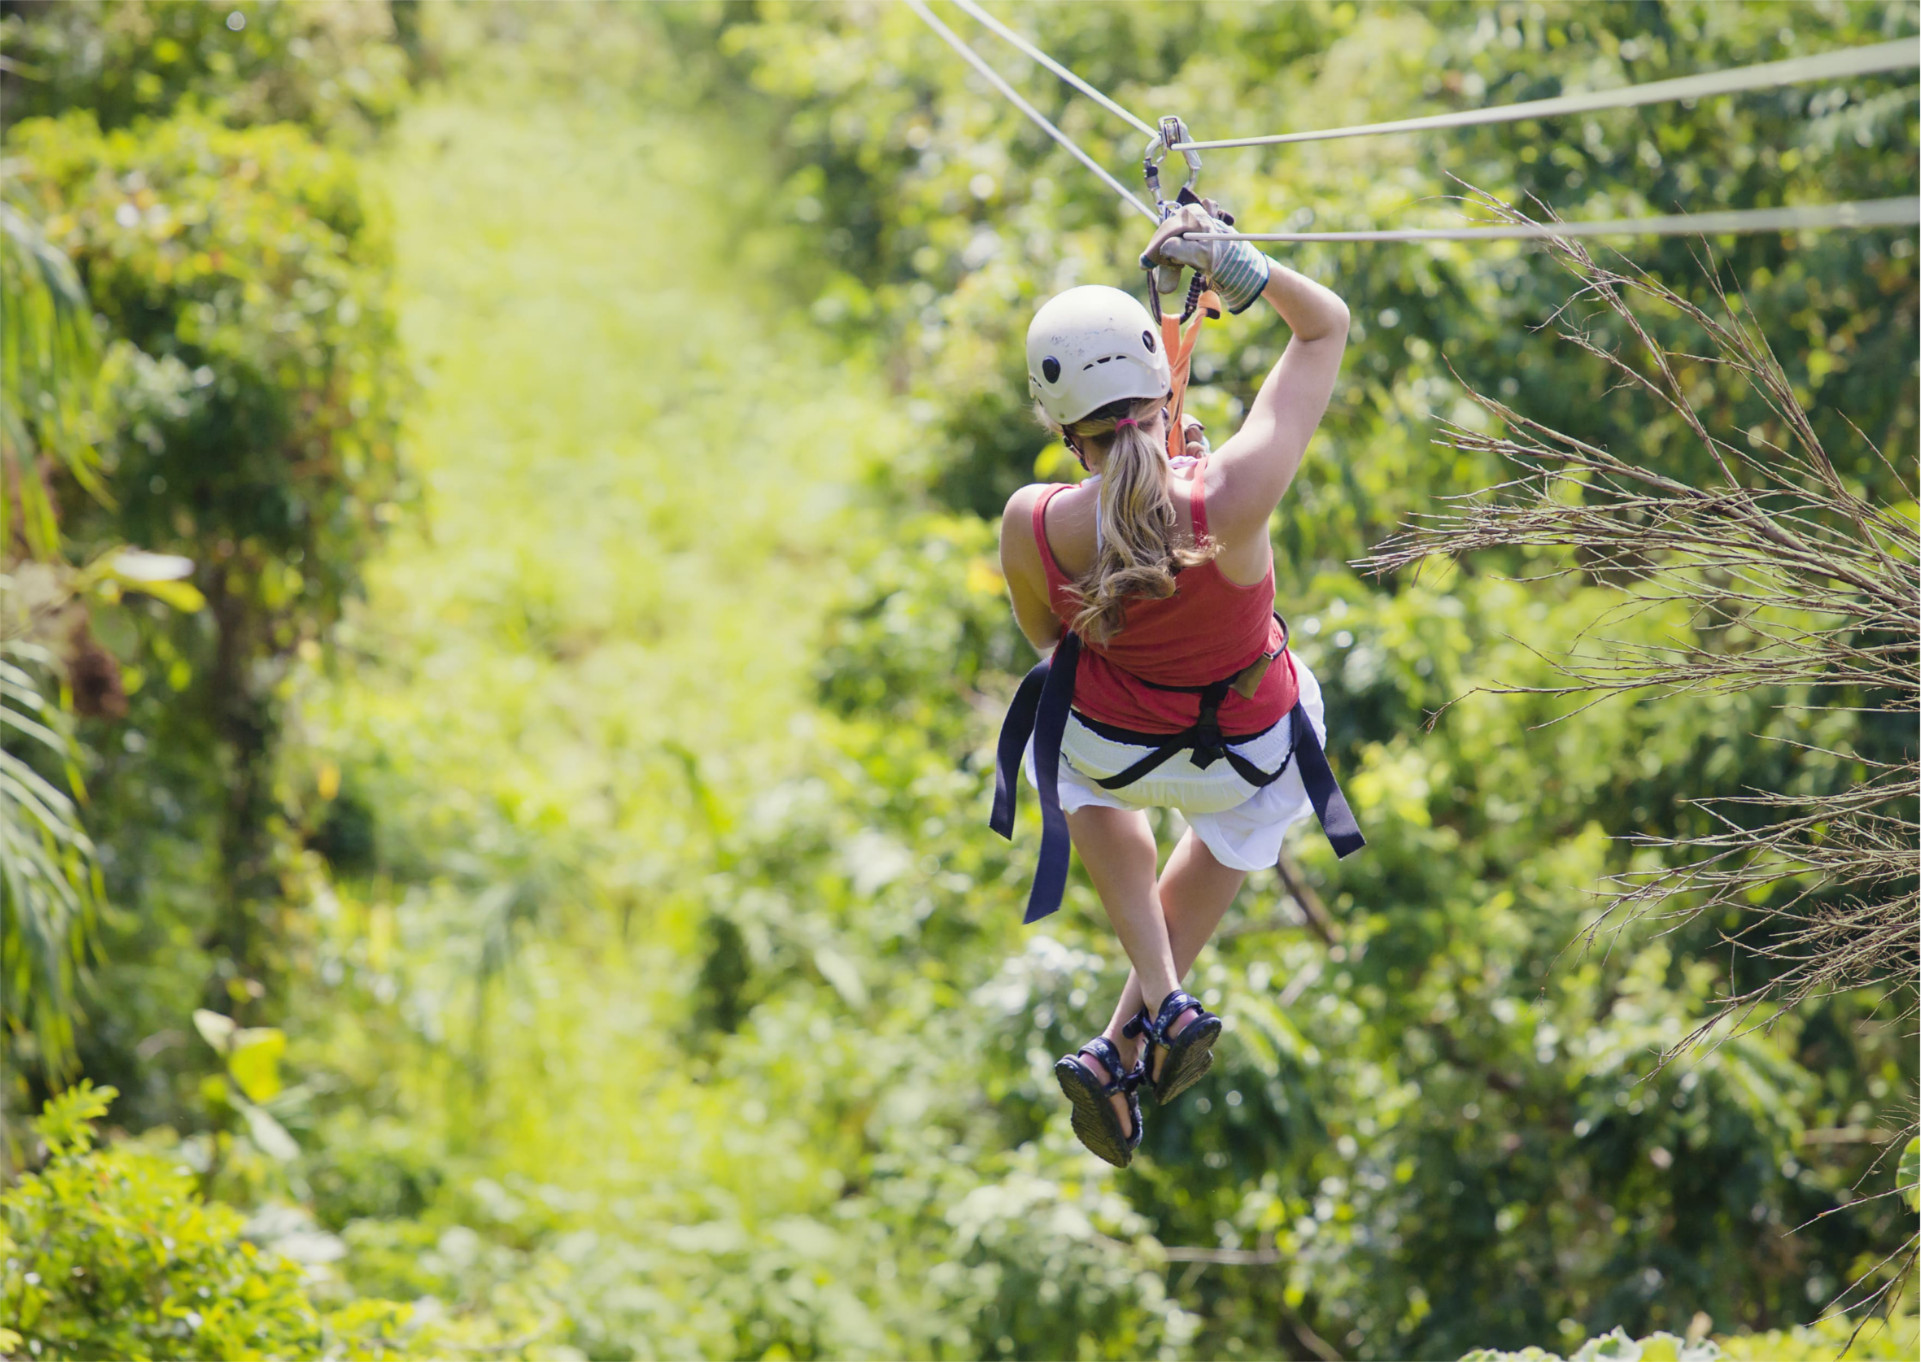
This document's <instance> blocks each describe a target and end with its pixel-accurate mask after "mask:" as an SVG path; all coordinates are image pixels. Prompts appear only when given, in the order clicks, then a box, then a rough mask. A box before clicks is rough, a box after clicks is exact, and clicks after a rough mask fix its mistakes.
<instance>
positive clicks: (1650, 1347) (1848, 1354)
mask: <svg viewBox="0 0 1921 1362" xmlns="http://www.w3.org/2000/svg"><path fill="white" fill-rule="evenodd" d="M1914 1348H1915V1320H1914V1317H1913V1316H1912V1315H1907V1316H1903V1317H1899V1318H1896V1319H1893V1320H1890V1321H1888V1322H1887V1323H1880V1322H1872V1323H1869V1324H1867V1325H1865V1326H1862V1327H1858V1328H1857V1324H1856V1323H1855V1322H1852V1321H1850V1320H1848V1319H1847V1317H1846V1316H1831V1317H1828V1318H1824V1319H1822V1320H1820V1321H1818V1322H1817V1323H1815V1324H1812V1325H1796V1326H1795V1327H1794V1328H1792V1329H1772V1330H1769V1331H1768V1332H1766V1333H1760V1334H1736V1335H1734V1336H1732V1337H1728V1338H1719V1339H1708V1338H1701V1339H1690V1338H1676V1337H1675V1336H1674V1335H1673V1334H1665V1333H1657V1334H1652V1335H1650V1336H1648V1337H1646V1338H1630V1337H1628V1335H1627V1333H1626V1331H1625V1330H1621V1329H1615V1330H1613V1331H1611V1332H1609V1333H1606V1334H1603V1335H1601V1336H1599V1337H1597V1338H1591V1339H1589V1340H1588V1341H1587V1342H1585V1343H1583V1344H1582V1345H1581V1346H1580V1347H1579V1348H1577V1349H1575V1350H1574V1351H1572V1352H1571V1353H1569V1354H1568V1357H1567V1362H1843V1359H1860V1362H1883V1360H1885V1362H1901V1359H1905V1358H1909V1357H1912V1356H1914ZM1461 1362H1561V1355H1560V1354H1559V1353H1551V1352H1548V1351H1546V1350H1545V1349H1542V1348H1523V1349H1521V1350H1520V1351H1518V1352H1496V1351H1493V1350H1491V1349H1487V1348H1477V1349H1475V1350H1474V1351H1473V1352H1471V1353H1468V1354H1466V1355H1465V1356H1463V1357H1462V1359H1461Z"/></svg>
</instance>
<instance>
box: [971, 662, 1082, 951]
mask: <svg viewBox="0 0 1921 1362" xmlns="http://www.w3.org/2000/svg"><path fill="white" fill-rule="evenodd" d="M1080 659H1081V640H1080V635H1078V634H1076V633H1074V632H1073V631H1072V630H1071V629H1070V630H1068V631H1067V632H1065V633H1063V634H1062V635H1061V641H1060V643H1059V645H1058V646H1057V647H1056V648H1055V649H1054V655H1053V657H1051V658H1043V659H1042V660H1041V661H1040V662H1038V663H1036V664H1035V666H1034V668H1033V670H1032V671H1030V672H1028V673H1027V675H1026V676H1025V677H1023V678H1022V680H1021V684H1020V689H1019V690H1018V691H1016V692H1015V694H1014V703H1013V704H1012V705H1009V706H1008V709H1007V718H1006V720H1005V721H1004V722H1003V723H1002V724H1001V735H1000V741H999V742H998V743H996V744H995V748H994V811H993V813H992V814H991V815H990V816H989V818H988V820H987V825H988V826H989V827H990V828H992V829H993V830H994V831H995V832H998V833H999V834H1000V835H1001V836H1003V837H1005V838H1007V839H1008V840H1009V841H1010V842H1011V841H1012V840H1014V805H1015V801H1016V799H1017V797H1018V791H1019V789H1020V766H1021V750H1022V749H1023V748H1025V747H1026V746H1027V739H1028V736H1029V735H1030V734H1032V736H1033V739H1034V775H1035V776H1036V777H1037V782H1036V783H1037V784H1038V785H1039V787H1040V799H1041V854H1040V861H1039V863H1038V864H1037V865H1036V866H1035V867H1034V885H1033V888H1031V889H1030V890H1028V893H1027V915H1026V916H1025V917H1023V918H1022V919H1021V921H1022V922H1038V921H1040V920H1041V919H1042V918H1044V917H1046V916H1047V915H1048V914H1049V913H1051V912H1053V911H1054V910H1055V909H1056V908H1059V907H1060V906H1061V895H1062V894H1064V893H1066V891H1067V867H1068V863H1069V861H1070V860H1071V859H1072V856H1073V849H1074V844H1073V842H1072V840H1071V839H1070V838H1069V837H1068V833H1067V815H1066V814H1065V813H1063V812H1062V811H1061V793H1060V780H1061V738H1062V736H1063V735H1064V734H1065V733H1066V732H1067V715H1068V712H1069V711H1070V710H1071V709H1072V708H1073V706H1074V673H1075V672H1076V671H1077V670H1078V669H1079V666H1080Z"/></svg>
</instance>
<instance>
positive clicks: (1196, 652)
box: [1034, 464, 1300, 736]
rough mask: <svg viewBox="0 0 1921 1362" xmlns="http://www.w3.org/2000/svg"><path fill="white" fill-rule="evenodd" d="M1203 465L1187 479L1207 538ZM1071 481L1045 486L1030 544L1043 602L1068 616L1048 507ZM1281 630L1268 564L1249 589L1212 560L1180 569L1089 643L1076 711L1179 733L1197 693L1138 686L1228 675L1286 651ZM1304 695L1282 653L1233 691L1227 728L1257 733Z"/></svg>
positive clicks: (1072, 607)
mask: <svg viewBox="0 0 1921 1362" xmlns="http://www.w3.org/2000/svg"><path fill="white" fill-rule="evenodd" d="M1206 473H1207V466H1206V465H1205V464H1201V465H1198V466H1197V467H1196V468H1195V469H1194V478H1193V481H1192V482H1191V483H1190V484H1189V486H1190V487H1191V488H1192V490H1191V491H1190V492H1189V498H1190V505H1191V507H1192V509H1193V514H1194V537H1195V538H1196V539H1199V538H1201V537H1203V536H1205V535H1206V534H1207V494H1206V489H1205V488H1204V487H1203V485H1202V484H1203V482H1204V481H1205V478H1206ZM1070 486H1072V484H1071V483H1061V484H1059V485H1057V486H1054V487H1050V488H1048V489H1047V490H1046V491H1045V492H1043V493H1042V494H1041V498H1040V500H1039V501H1038V502H1036V503H1035V505H1034V542H1035V544H1036V545H1038V546H1039V548H1040V551H1041V564H1042V566H1043V567H1045V568H1046V570H1047V599H1048V604H1050V605H1051V606H1052V607H1053V609H1054V613H1055V614H1056V615H1057V616H1059V617H1060V618H1061V619H1062V620H1063V621H1070V620H1072V619H1073V618H1074V615H1075V613H1076V611H1077V609H1078V606H1077V604H1076V602H1075V599H1074V595H1073V583H1072V582H1071V581H1070V580H1069V579H1068V577H1067V575H1066V574H1065V573H1063V572H1062V571H1061V566H1060V564H1059V563H1057V562H1056V561H1055V560H1054V550H1053V548H1052V547H1051V546H1049V544H1048V542H1047V525H1046V514H1047V503H1048V502H1050V501H1052V500H1053V499H1054V498H1055V496H1057V495H1058V494H1060V493H1061V492H1064V491H1066V490H1067V489H1068V488H1069V487H1070ZM1286 642H1287V633H1286V631H1285V630H1284V629H1283V628H1282V627H1281V622H1280V621H1279V620H1277V619H1275V618H1274V569H1273V567H1272V566H1270V567H1269V568H1268V570H1267V576H1266V577H1265V578H1264V579H1263V580H1262V581H1260V582H1258V583H1256V584H1255V585H1253V586H1238V585H1236V584H1235V583H1233V582H1230V581H1228V580H1227V578H1225V577H1223V576H1222V575H1221V569H1220V565H1219V563H1218V562H1215V561H1209V562H1206V563H1202V564H1201V565H1200V566H1198V567H1191V568H1186V569H1183V570H1182V571H1181V572H1180V573H1178V574H1177V575H1176V576H1175V578H1174V594H1173V595H1172V596H1169V597H1167V598H1166V599H1165V600H1152V599H1149V598H1146V597H1142V598H1139V599H1136V600H1132V601H1129V602H1128V603H1127V608H1126V612H1125V614H1124V615H1123V616H1122V623H1121V629H1120V631H1119V632H1118V633H1116V634H1115V635H1114V636H1113V637H1112V638H1111V639H1109V640H1108V641H1107V642H1106V643H1101V644H1096V643H1085V644H1084V646H1083V647H1082V649H1081V660H1080V669H1079V672H1078V673H1077V675H1076V677H1075V681H1074V708H1075V709H1076V710H1078V711H1079V712H1080V713H1082V714H1084V715H1086V716H1087V717H1088V718H1090V719H1093V720H1096V721H1097V722H1100V723H1104V724H1112V725H1114V726H1116V727H1119V728H1131V729H1134V730H1135V731H1137V732H1141V733H1178V732H1180V731H1181V730H1182V729H1184V728H1188V727H1191V726H1192V725H1193V723H1194V721H1195V720H1196V719H1197V718H1199V717H1200V709H1201V701H1200V697H1199V696H1198V695H1189V694H1183V693H1181V692H1179V691H1165V690H1155V689H1153V688H1152V687H1149V686H1145V685H1142V684H1141V683H1142V682H1143V681H1152V682H1154V683H1155V684H1157V685H1162V686H1205V685H1207V684H1209V683H1210V682H1213V681H1219V680H1221V679H1222V678H1223V677H1228V676H1232V675H1234V673H1236V672H1237V671H1239V670H1241V668H1243V667H1246V666H1247V665H1248V664H1250V663H1252V662H1253V661H1254V660H1255V659H1256V658H1259V657H1261V656H1262V655H1263V654H1265V653H1269V652H1274V651H1276V650H1279V649H1284V647H1285V645H1286ZM1299 698H1300V684H1299V682H1298V681H1297V680H1296V679H1295V676H1294V659H1293V658H1292V657H1291V656H1290V655H1289V654H1288V653H1287V652H1285V651H1282V652H1281V653H1280V656H1278V657H1276V658H1275V659H1274V664H1273V665H1272V666H1270V667H1269V668H1268V669H1267V675H1265V676H1263V677H1262V678H1261V684H1260V687H1259V688H1258V689H1257V690H1256V691H1255V693H1254V698H1253V699H1252V700H1248V699H1244V698H1243V697H1242V696H1240V695H1239V694H1237V693H1235V692H1233V691H1230V692H1228V695H1227V699H1226V700H1224V701H1223V702H1222V703H1221V709H1220V723H1221V730H1222V731H1223V732H1224V733H1227V734H1229V735H1230V736H1232V735H1244V734H1252V733H1259V732H1260V731H1262V730H1263V729H1265V728H1268V727H1270V726H1271V725H1273V724H1276V723H1278V722H1280V719H1281V717H1282V716H1283V715H1285V714H1286V713H1287V712H1288V711H1289V710H1291V709H1293V708H1294V704H1295V701H1297V700H1298V699H1299Z"/></svg>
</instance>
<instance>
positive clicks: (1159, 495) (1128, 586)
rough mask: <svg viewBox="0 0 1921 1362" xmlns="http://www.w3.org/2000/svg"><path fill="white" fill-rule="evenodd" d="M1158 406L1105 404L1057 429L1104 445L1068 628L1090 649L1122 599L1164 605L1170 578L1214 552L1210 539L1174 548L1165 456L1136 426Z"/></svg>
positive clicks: (1107, 634) (1113, 630) (1121, 609)
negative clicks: (1095, 509)
mask: <svg viewBox="0 0 1921 1362" xmlns="http://www.w3.org/2000/svg"><path fill="white" fill-rule="evenodd" d="M1160 408H1161V399H1160V398H1158V397H1153V398H1147V399H1144V400H1140V399H1124V400H1122V401H1119V402H1110V403H1109V404H1108V405H1107V406H1105V407H1101V408H1099V409H1098V410H1096V411H1093V412H1090V413H1089V414H1088V415H1086V416H1084V417H1082V418H1081V419H1080V420H1078V421H1075V422H1074V423H1072V424H1071V425H1069V426H1067V427H1066V428H1065V429H1064V431H1063V433H1065V434H1069V435H1072V436H1073V438H1074V439H1075V440H1076V441H1077V442H1081V443H1083V444H1084V443H1086V442H1088V441H1094V442H1099V441H1101V440H1103V439H1105V440H1107V442H1108V444H1107V456H1106V458H1105V459H1103V460H1102V462H1101V468H1100V472H1101V485H1100V509H1099V517H1100V522H1099V523H1100V534H1099V536H1098V542H1099V548H1098V550H1097V551H1096V553H1095V556H1094V566H1093V567H1091V568H1089V569H1088V571H1087V572H1085V573H1084V574H1082V576H1081V577H1080V579H1079V580H1078V581H1076V582H1075V583H1074V589H1075V595H1076V596H1078V597H1079V600H1080V609H1079V610H1078V611H1077V612H1076V613H1075V615H1074V619H1073V622H1072V623H1071V624H1070V625H1069V628H1071V629H1072V630H1073V631H1074V632H1075V633H1077V634H1079V635H1080V636H1081V637H1082V638H1084V639H1086V640H1087V641H1088V642H1089V643H1105V642H1107V641H1108V640H1109V639H1111V638H1113V637H1114V636H1115V635H1116V634H1118V633H1120V631H1121V622H1122V619H1123V618H1124V617H1125V615H1126V612H1127V603H1128V601H1129V600H1132V599H1136V598H1145V599H1149V600H1165V599H1166V598H1167V597H1169V596H1172V595H1173V594H1174V574H1175V573H1176V572H1178V571H1179V570H1180V569H1182V568H1189V567H1194V566H1197V565H1198V564H1201V563H1205V562H1208V561H1209V560H1210V559H1212V558H1213V557H1214V556H1215V555H1216V554H1218V553H1219V552H1220V551H1221V550H1220V545H1219V544H1217V543H1215V542H1214V541H1213V540H1211V539H1208V540H1203V541H1202V542H1200V543H1197V544H1194V545H1192V546H1189V547H1179V546H1176V545H1175V543H1174V542H1173V541H1174V534H1175V532H1176V529H1177V527H1178V525H1179V521H1178V520H1177V519H1176V518H1175V513H1174V499H1173V497H1172V496H1170V495H1169V493H1168V481H1169V475H1168V466H1167V453H1166V451H1165V450H1164V449H1162V448H1161V446H1160V445H1159V444H1158V443H1157V442H1156V441H1155V440H1153V439H1152V438H1151V437H1149V435H1148V434H1147V432H1146V431H1145V430H1143V429H1141V424H1140V423H1143V422H1151V421H1152V420H1153V419H1154V415H1155V413H1156V412H1158V411H1159V410H1160ZM1048 424H1050V425H1052V424H1053V423H1052V422H1049V423H1048ZM1057 429H1058V428H1057Z"/></svg>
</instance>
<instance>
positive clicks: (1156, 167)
mask: <svg viewBox="0 0 1921 1362" xmlns="http://www.w3.org/2000/svg"><path fill="white" fill-rule="evenodd" d="M1193 140H1194V139H1193V138H1192V137H1191V136H1189V135H1188V131H1187V124H1186V123H1184V122H1183V121H1181V119H1180V117H1179V116H1178V115H1175V114H1168V115H1166V116H1165V117H1163V118H1162V119H1161V128H1160V131H1159V132H1157V133H1155V134H1154V135H1153V136H1152V137H1150V138H1148V139H1147V150H1146V151H1145V152H1144V153H1142V156H1141V174H1142V176H1143V177H1145V179H1146V180H1147V191H1148V193H1150V194H1152V195H1153V196H1154V207H1155V208H1156V209H1157V210H1158V211H1159V212H1160V215H1161V217H1162V218H1163V219H1165V218H1168V217H1171V216H1172V215H1173V213H1174V209H1175V208H1176V206H1177V204H1175V203H1169V202H1168V201H1167V200H1166V199H1164V198H1162V197H1161V162H1162V161H1164V160H1165V159H1167V151H1168V148H1169V147H1172V146H1176V145H1179V144H1180V143H1182V142H1191V141H1193ZM1181 156H1182V157H1183V158H1184V159H1185V160H1186V162H1187V181H1186V183H1184V184H1183V185H1182V186H1181V188H1182V189H1185V190H1187V191H1188V192H1189V193H1192V192H1193V190H1194V182H1195V181H1196V180H1198V179H1200V177H1201V154H1200V153H1199V152H1198V151H1195V150H1194V149H1193V148H1192V147H1184V148H1182V150H1181ZM1178 197H1179V196H1178V195H1177V196H1176V198H1177V200H1178Z"/></svg>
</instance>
